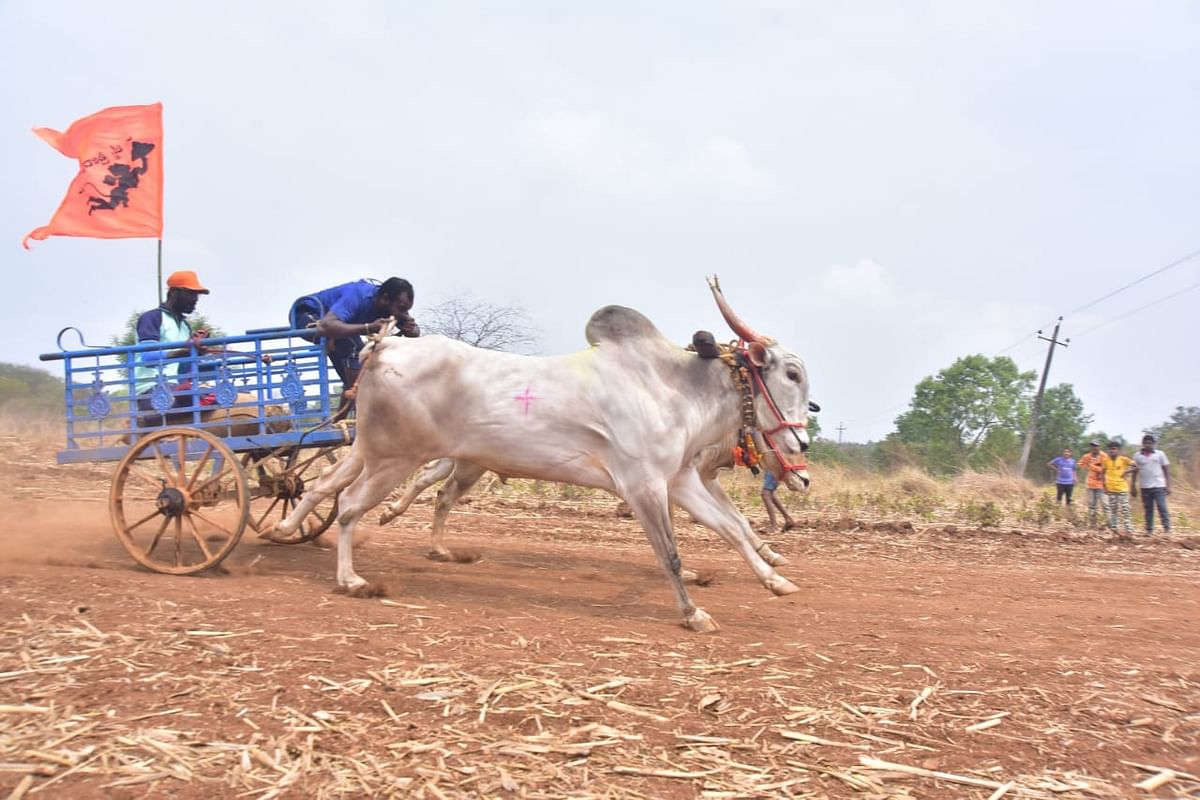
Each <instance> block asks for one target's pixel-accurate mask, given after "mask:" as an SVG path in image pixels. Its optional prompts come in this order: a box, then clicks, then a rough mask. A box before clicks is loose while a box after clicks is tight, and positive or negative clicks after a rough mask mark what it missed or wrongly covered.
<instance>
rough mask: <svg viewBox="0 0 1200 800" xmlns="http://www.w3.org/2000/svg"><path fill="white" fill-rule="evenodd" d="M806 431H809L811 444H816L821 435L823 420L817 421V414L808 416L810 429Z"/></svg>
mask: <svg viewBox="0 0 1200 800" xmlns="http://www.w3.org/2000/svg"><path fill="white" fill-rule="evenodd" d="M805 430H806V431H808V440H809V441H810V442H815V441H816V440H817V437H818V436H820V435H821V420H819V419H817V415H816V414H809V415H808V427H807V428H805Z"/></svg>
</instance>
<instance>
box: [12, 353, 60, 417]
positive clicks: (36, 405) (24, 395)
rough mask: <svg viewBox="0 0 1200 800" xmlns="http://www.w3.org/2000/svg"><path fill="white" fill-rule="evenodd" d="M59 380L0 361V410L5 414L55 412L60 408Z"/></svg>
mask: <svg viewBox="0 0 1200 800" xmlns="http://www.w3.org/2000/svg"><path fill="white" fill-rule="evenodd" d="M63 391H64V387H63V381H62V378H59V377H57V376H54V375H51V374H50V373H49V372H46V371H45V370H41V369H37V368H36V367H23V366H21V365H20V364H6V363H3V362H0V408H3V409H4V410H5V411H8V412H13V411H58V412H59V413H61V411H62V408H63Z"/></svg>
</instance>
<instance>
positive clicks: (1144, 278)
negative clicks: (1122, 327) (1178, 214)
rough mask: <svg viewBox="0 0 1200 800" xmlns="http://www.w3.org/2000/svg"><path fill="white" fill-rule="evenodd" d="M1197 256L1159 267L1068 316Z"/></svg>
mask: <svg viewBox="0 0 1200 800" xmlns="http://www.w3.org/2000/svg"><path fill="white" fill-rule="evenodd" d="M1196 256H1200V250H1193V251H1192V252H1190V253H1188V254H1187V255H1186V256H1183V257H1182V258H1177V259H1175V260H1174V261H1172V262H1171V263H1170V264H1167V265H1166V266H1163V267H1159V268H1158V269H1156V270H1154V271H1153V272H1148V273H1146V274H1145V275H1143V276H1142V277H1140V278H1138V279H1137V280H1136V281H1133V282H1132V283H1127V284H1125V285H1124V286H1122V287H1121V288H1120V289H1113V290H1112V291H1111V292H1109V293H1108V294H1106V295H1104V296H1102V297H1097V298H1096V299H1095V300H1093V301H1091V302H1090V303H1084V304H1083V305H1081V306H1080V307H1079V308H1077V309H1075V310H1074V311H1072V312H1070V313H1069V314H1067V315H1066V316H1068V317H1070V316H1073V315H1075V314H1078V313H1079V312H1080V311H1085V310H1087V309H1089V308H1091V307H1092V306H1094V305H1096V304H1097V303H1099V302H1101V301H1103V300H1107V299H1108V298H1110V297H1112V296H1113V295H1116V294H1120V293H1121V292H1123V291H1125V290H1126V289H1129V288H1131V287H1133V286H1137V285H1138V284H1139V283H1141V282H1142V281H1145V280H1149V279H1150V278H1153V277H1154V276H1155V275H1158V274H1160V273H1163V272H1166V271H1167V270H1169V269H1171V268H1172V267H1178V266H1179V265H1180V264H1183V263H1185V262H1188V261H1191V260H1192V259H1193V258H1195V257H1196Z"/></svg>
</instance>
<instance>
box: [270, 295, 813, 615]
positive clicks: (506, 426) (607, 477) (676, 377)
mask: <svg viewBox="0 0 1200 800" xmlns="http://www.w3.org/2000/svg"><path fill="white" fill-rule="evenodd" d="M713 292H714V295H715V296H716V298H717V301H718V304H719V305H720V306H721V309H722V312H723V313H724V314H725V315H726V319H727V320H729V321H730V324H731V325H732V326H733V328H734V330H735V331H736V332H738V333H739V335H742V336H743V338H744V339H746V340H747V341H748V342H749V344H748V346H747V349H746V356H747V359H748V362H749V364H750V365H751V371H752V372H754V373H757V376H758V377H759V378H761V380H756V385H757V386H758V390H757V391H756V392H755V393H754V398H753V414H754V415H755V418H756V421H757V423H758V427H759V428H762V429H764V430H766V431H768V432H774V433H778V432H779V431H781V430H782V431H784V434H783V435H781V436H779V437H778V439H777V440H776V441H775V443H774V447H773V453H774V455H771V456H769V457H768V459H767V461H766V466H767V468H768V469H771V470H773V471H774V472H775V473H776V474H777V476H778V477H779V478H780V479H781V480H782V481H784V482H785V483H786V484H787V485H788V486H789V488H792V489H794V490H801V489H803V488H804V486H805V484H806V483H807V476H806V474H804V473H803V472H802V468H801V467H798V466H795V465H789V464H788V463H786V460H787V458H788V457H789V456H791V457H794V458H797V459H802V458H803V455H802V454H803V450H804V449H805V448H806V447H807V445H808V436H807V434H806V433H805V432H804V431H803V426H804V425H805V424H806V421H807V418H808V391H809V386H808V377H807V373H806V370H805V367H804V363H803V362H802V361H801V360H800V358H799V357H797V356H796V355H795V354H794V353H792V352H790V351H788V350H786V349H784V348H783V347H781V346H780V345H778V344H777V343H775V342H774V341H773V340H771V339H768V338H766V337H760V336H758V335H757V334H754V333H753V332H752V331H750V330H749V328H747V327H746V326H744V325H742V324H741V323H740V321H738V320H737V319H736V317H734V316H733V315H732V312H731V311H729V309H728V307H727V306H726V305H725V304H724V298H723V297H722V296H721V295H720V292H719V289H717V287H716V286H715V285H714V286H713ZM586 332H587V339H588V341H589V343H591V345H592V346H591V347H590V348H589V349H587V350H584V351H582V352H579V353H574V354H572V355H566V356H554V357H548V358H542V357H531V356H520V355H514V354H511V353H500V352H495V351H488V350H480V349H477V348H473V347H470V346H468V345H465V344H462V343H461V342H456V341H453V340H450V339H445V338H442V337H439V336H430V337H424V338H421V339H413V340H404V341H402V340H400V339H398V338H393V339H386V340H384V341H383V342H381V343H380V344H379V345H377V346H376V347H375V349H374V351H373V352H372V353H371V357H370V359H369V361H368V363H367V364H366V366H365V368H364V370H363V373H362V376H361V377H360V379H359V384H358V396H357V402H358V419H357V433H356V437H355V441H354V445H353V447H352V448H351V450H350V453H349V454H348V455H347V457H346V458H345V459H343V460H342V461H341V462H339V464H338V465H337V466H336V467H334V468H333V469H332V470H331V471H330V472H329V473H328V474H326V475H325V476H323V477H322V478H321V479H320V480H319V481H317V482H316V484H315V485H314V486H313V487H312V489H311V490H310V491H309V492H307V493H306V495H305V497H304V498H303V500H302V501H301V502H300V504H299V506H298V507H297V508H296V509H295V510H294V511H293V512H292V514H291V515H289V516H288V518H287V519H286V520H283V521H282V522H281V523H279V525H278V530H279V532H281V533H289V532H291V531H292V530H293V529H294V528H295V526H296V525H297V524H298V523H299V521H300V520H303V519H304V517H305V515H306V514H307V513H308V511H309V509H310V508H311V507H312V506H314V505H316V504H317V503H319V502H321V501H322V500H323V499H325V498H326V497H329V496H330V495H331V494H333V493H335V492H338V491H339V490H341V491H342V494H341V497H340V499H339V504H340V509H341V511H340V514H339V516H338V522H339V524H340V533H339V537H338V564H337V583H338V586H339V587H340V588H342V589H345V590H347V591H350V592H352V593H362V592H365V591H369V590H370V586H369V584H367V582H366V581H364V580H363V579H362V578H361V577H359V576H358V575H357V574H356V573H355V571H354V566H353V553H352V544H353V537H354V530H355V527H356V526H357V524H358V521H359V519H360V518H361V517H362V515H363V514H364V513H366V512H367V511H369V510H370V509H371V508H373V507H374V506H376V505H377V504H378V503H379V502H380V501H381V500H383V499H384V498H385V497H386V496H387V495H388V493H389V492H390V491H391V489H392V487H394V486H397V485H398V484H400V483H401V482H402V481H403V480H404V479H405V478H406V477H408V475H409V474H410V473H412V472H413V470H415V469H416V468H418V467H419V466H420V465H422V464H423V463H425V462H427V461H429V460H431V459H434V458H440V457H449V458H454V459H457V460H459V461H463V462H470V463H471V464H473V465H475V466H476V467H477V468H479V469H490V470H493V471H495V472H497V473H499V474H502V475H507V476H511V477H525V478H536V479H543V480H552V481H559V482H563V483H573V484H577V485H580V486H588V487H593V488H599V489H605V490H607V491H610V492H612V493H613V494H616V495H618V496H619V497H621V498H623V499H624V500H625V501H626V502H627V503H629V505H630V507H631V508H632V509H633V512H634V514H635V515H636V516H637V518H638V520H639V521H640V522H641V524H642V527H643V528H644V529H645V531H646V536H647V538H648V539H649V540H650V544H651V546H652V547H653V549H654V553H655V555H656V556H657V558H658V561H659V564H660V565H661V566H662V568H663V570H664V571H665V572H666V574H667V576H668V578H669V579H670V582H671V585H672V587H673V588H674V590H675V595H676V599H677V601H678V604H679V609H680V611H681V613H682V615H683V624H684V626H685V627H687V628H689V629H691V630H694V631H700V632H707V631H713V630H716V629H717V625H716V623H715V622H714V621H713V619H712V618H711V617H710V616H709V615H708V614H707V613H706V612H705V611H704V610H703V609H701V608H698V607H697V606H696V605H695V604H693V603H692V600H691V598H690V597H689V596H688V592H687V589H686V587H685V586H684V582H683V579H682V576H681V575H680V560H679V555H678V551H677V550H676V546H675V536H674V531H673V529H672V525H671V513H670V504H671V503H675V504H676V505H679V506H680V507H682V508H683V509H684V510H685V511H687V512H688V513H690V514H691V515H692V517H693V518H694V519H696V520H697V521H698V522H700V523H701V524H703V525H705V526H707V527H709V528H711V529H713V530H714V531H716V532H717V533H718V534H719V535H720V536H721V537H722V538H723V539H725V541H726V542H728V543H729V544H731V545H732V546H733V547H734V548H736V549H737V551H738V552H739V553H740V554H741V556H742V558H743V559H745V561H746V562H747V564H749V565H750V568H751V569H752V570H753V571H754V573H755V575H756V576H757V578H758V579H759V581H760V582H761V583H762V584H763V585H764V586H766V587H767V588H768V589H770V590H771V591H772V592H774V593H775V594H777V595H786V594H791V593H793V592H796V591H799V589H798V587H796V586H795V585H794V584H793V583H792V582H791V581H789V580H787V579H786V578H784V577H783V576H781V575H780V574H779V573H777V572H776V571H775V569H774V568H773V567H772V565H771V564H770V563H768V561H767V560H765V559H764V557H763V555H762V554H760V552H759V551H764V552H765V553H766V554H767V557H768V558H771V559H772V560H776V559H778V558H779V557H778V556H777V555H776V554H774V553H772V552H771V551H770V549H769V548H768V547H766V546H765V545H764V544H762V543H761V541H760V540H758V537H756V536H755V535H754V533H753V531H751V529H750V525H749V523H748V522H747V521H746V519H745V517H743V516H742V514H741V513H740V512H739V511H738V510H737V508H736V507H735V506H734V504H733V503H732V502H731V501H730V500H729V498H728V497H727V496H726V495H725V493H724V491H723V490H722V489H721V487H720V485H719V484H718V483H717V481H716V479H715V470H711V469H707V468H705V465H706V464H710V463H712V462H713V459H714V453H715V452H716V448H718V447H719V446H720V445H721V443H723V442H728V441H731V440H732V439H733V438H734V436H735V435H736V433H737V431H738V429H739V428H740V427H741V425H742V423H743V418H742V413H741V412H742V394H741V393H740V391H739V389H738V386H737V384H736V383H735V381H734V379H733V377H732V373H731V371H730V368H729V367H728V366H726V364H724V363H723V362H722V361H721V360H718V359H703V358H700V357H699V356H697V355H695V354H692V353H688V352H686V351H684V350H681V349H680V348H679V347H677V346H676V345H674V344H672V343H671V342H670V341H669V340H668V339H667V338H666V337H664V336H663V335H662V334H661V333H659V331H658V329H657V328H655V327H654V325H653V324H651V323H650V321H649V320H648V319H646V318H645V317H644V316H642V315H641V314H640V313H638V312H637V311H634V310H633V309H629V308H624V307H621V306H607V307H605V308H602V309H601V310H599V311H597V312H596V313H595V314H594V315H593V316H592V319H591V320H590V321H589V322H588V325H587V331H586ZM766 438H767V439H768V441H770V436H768V437H766ZM756 546H757V547H756Z"/></svg>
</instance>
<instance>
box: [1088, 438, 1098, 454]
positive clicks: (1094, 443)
mask: <svg viewBox="0 0 1200 800" xmlns="http://www.w3.org/2000/svg"><path fill="white" fill-rule="evenodd" d="M1088 447H1090V448H1091V449H1092V455H1094V456H1098V455H1100V443H1099V442H1097V441H1095V440H1093V441H1090V442H1088Z"/></svg>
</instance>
